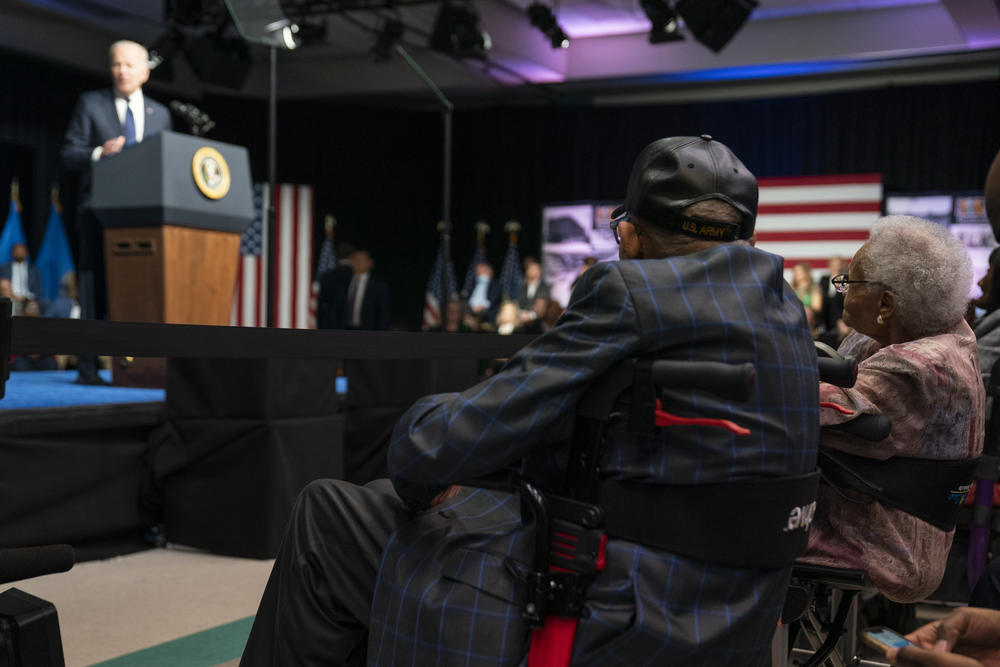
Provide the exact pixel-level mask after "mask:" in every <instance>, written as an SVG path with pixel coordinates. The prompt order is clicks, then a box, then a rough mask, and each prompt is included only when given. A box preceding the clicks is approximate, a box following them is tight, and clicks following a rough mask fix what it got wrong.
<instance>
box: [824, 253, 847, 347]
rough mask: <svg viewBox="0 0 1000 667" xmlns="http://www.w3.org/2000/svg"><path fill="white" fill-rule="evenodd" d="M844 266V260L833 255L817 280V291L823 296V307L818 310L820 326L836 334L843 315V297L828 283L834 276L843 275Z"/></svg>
mask: <svg viewBox="0 0 1000 667" xmlns="http://www.w3.org/2000/svg"><path fill="white" fill-rule="evenodd" d="M844 266H845V265H844V258H843V257H841V256H840V255H834V256H833V257H831V258H830V261H829V262H828V263H827V265H826V273H824V274H823V275H822V276H820V278H819V291H820V294H822V295H823V306H822V308H820V312H821V314H822V318H821V319H820V326H822V327H823V328H824V329H825V330H826V331H834V332H836V331H837V330H838V329H839V324H840V321H841V318H842V316H843V314H844V295H843V293H841V292H838V291H837V288H836V286H835V285H834V284H833V283H831V282H830V279H831V278H833V277H834V276H839V275H840V274H841V273H844Z"/></svg>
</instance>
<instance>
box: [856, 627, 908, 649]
mask: <svg viewBox="0 0 1000 667" xmlns="http://www.w3.org/2000/svg"><path fill="white" fill-rule="evenodd" d="M861 639H862V641H864V642H865V643H866V644H868V645H869V646H873V647H875V648H877V649H879V650H880V651H882V652H883V653H884V652H885V651H888V650H889V649H891V648H903V647H904V646H914V644H913V643H912V642H910V641H908V640H907V639H906V638H905V637H903V635H901V634H899V633H898V632H896V631H895V630H893V629H891V628H885V627H881V626H879V627H875V628H865V629H864V630H862V631H861Z"/></svg>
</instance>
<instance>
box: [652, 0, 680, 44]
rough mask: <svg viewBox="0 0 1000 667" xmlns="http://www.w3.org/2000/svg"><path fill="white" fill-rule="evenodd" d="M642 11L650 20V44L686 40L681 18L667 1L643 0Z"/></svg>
mask: <svg viewBox="0 0 1000 667" xmlns="http://www.w3.org/2000/svg"><path fill="white" fill-rule="evenodd" d="M642 11H644V12H645V13H646V16H647V17H648V18H649V23H650V29H649V43H650V44H663V43H665V42H678V41H681V40H683V39H684V35H682V34H681V31H680V18H679V17H678V16H677V12H676V11H674V8H673V7H671V6H670V3H669V2H667V0H642Z"/></svg>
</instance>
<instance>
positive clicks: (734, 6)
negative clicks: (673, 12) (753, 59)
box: [676, 0, 757, 53]
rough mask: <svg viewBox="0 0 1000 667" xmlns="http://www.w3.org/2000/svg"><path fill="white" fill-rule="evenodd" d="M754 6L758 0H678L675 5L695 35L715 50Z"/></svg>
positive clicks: (731, 36)
mask: <svg viewBox="0 0 1000 667" xmlns="http://www.w3.org/2000/svg"><path fill="white" fill-rule="evenodd" d="M756 6H757V0H678V2H677V5H676V9H677V13H678V14H680V15H681V16H682V17H683V18H684V24H685V25H686V26H687V29H688V30H689V31H691V34H692V35H694V36H695V39H697V40H698V41H699V42H701V43H702V44H704V45H705V46H707V47H708V48H710V49H712V50H713V51H715V52H716V53H718V52H719V51H721V50H722V47H724V46H725V45H726V44H728V43H729V40H731V39H732V38H733V35H735V34H736V32H737V31H738V30H739V29H740V28H742V27H743V24H744V23H746V20H747V19H748V18H749V17H750V12H752V11H753V9H754V7H756Z"/></svg>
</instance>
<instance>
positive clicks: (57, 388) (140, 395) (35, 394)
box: [0, 371, 166, 423]
mask: <svg viewBox="0 0 1000 667" xmlns="http://www.w3.org/2000/svg"><path fill="white" fill-rule="evenodd" d="M76 377H77V373H76V371H14V372H12V373H11V374H10V379H9V380H7V385H6V393H5V395H4V398H3V399H0V411H3V410H30V409H37V408H65V407H71V406H85V405H108V404H115V403H152V402H163V401H164V400H165V398H166V392H165V391H164V390H163V389H137V388H132V387H112V386H110V385H82V384H76ZM101 377H102V378H104V379H105V380H106V381H108V382H111V371H101ZM3 420H4V414H3V412H0V423H3Z"/></svg>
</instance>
